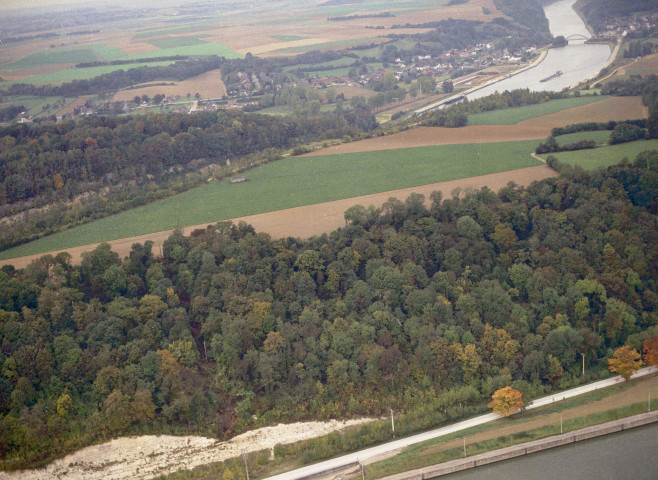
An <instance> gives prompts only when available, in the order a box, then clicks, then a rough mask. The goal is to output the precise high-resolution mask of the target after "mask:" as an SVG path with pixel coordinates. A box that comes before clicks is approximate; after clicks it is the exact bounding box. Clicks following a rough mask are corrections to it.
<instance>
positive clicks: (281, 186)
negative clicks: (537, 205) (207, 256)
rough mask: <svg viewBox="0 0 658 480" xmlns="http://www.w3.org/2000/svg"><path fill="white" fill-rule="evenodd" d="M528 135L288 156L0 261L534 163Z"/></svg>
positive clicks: (1, 254) (22, 249)
mask: <svg viewBox="0 0 658 480" xmlns="http://www.w3.org/2000/svg"><path fill="white" fill-rule="evenodd" d="M536 145H537V142H536V141H522V142H501V143H495V144H468V145H442V146H430V147H418V148H407V149H399V150H387V151H379V152H362V153H353V154H344V155H325V156H321V157H294V158H287V159H284V160H280V161H277V162H274V163H271V164H268V165H265V166H262V167H259V168H256V169H254V170H251V171H249V172H247V173H246V177H247V180H248V181H247V182H244V183H240V184H233V185H231V184H229V183H228V182H221V183H215V182H213V183H209V184H207V185H204V186H202V187H199V188H195V189H192V190H189V191H187V192H185V193H182V194H180V195H176V196H173V197H170V198H167V199H164V200H162V201H159V202H155V203H152V204H149V205H144V206H142V207H139V208H135V209H132V210H129V211H127V212H123V213H120V214H117V215H113V216H111V217H106V218H103V219H101V220H98V221H96V222H93V223H89V224H87V225H83V226H80V227H77V228H74V229H71V230H67V231H64V232H60V233H57V234H54V235H50V236H48V237H45V238H42V239H40V240H36V241H34V242H31V243H29V244H25V245H21V246H19V247H16V248H13V249H10V250H6V251H4V252H0V259H6V258H13V257H18V256H24V255H32V254H37V253H42V252H48V251H52V250H58V249H63V248H70V247H74V246H79V245H87V244H91V243H95V242H101V241H108V240H113V239H119V238H125V237H131V236H135V235H142V234H147V233H152V232H160V231H163V230H168V229H171V228H176V227H177V226H187V225H198V224H202V223H208V222H216V221H219V220H224V219H229V218H236V217H243V216H247V215H253V214H257V213H264V212H272V211H276V210H283V209H288V208H292V207H300V206H304V205H312V204H318V203H322V202H329V201H334V200H340V199H345V198H352V197H357V196H363V195H368V194H374V193H378V192H386V191H389V190H394V189H401V188H407V187H416V186H420V185H427V184H431V183H437V182H445V181H450V180H458V179H465V178H469V177H475V176H480V175H486V174H493V173H498V172H505V171H509V170H515V169H521V168H524V167H533V166H537V165H540V163H539V161H538V160H536V159H534V158H532V157H531V156H530V155H529V153H530V152H531V151H533V150H534V148H535V146H536Z"/></svg>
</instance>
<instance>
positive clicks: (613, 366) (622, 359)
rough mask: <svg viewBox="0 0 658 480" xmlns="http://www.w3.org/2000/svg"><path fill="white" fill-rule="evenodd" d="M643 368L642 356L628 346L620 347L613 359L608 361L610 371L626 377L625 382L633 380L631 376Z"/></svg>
mask: <svg viewBox="0 0 658 480" xmlns="http://www.w3.org/2000/svg"><path fill="white" fill-rule="evenodd" d="M641 366H642V360H641V358H640V354H639V353H638V352H637V350H635V349H634V348H631V347H629V346H628V345H623V346H621V347H619V348H618V349H617V350H615V353H614V354H613V355H612V358H609V359H608V369H609V370H610V371H611V372H614V373H618V374H619V375H621V376H622V377H624V380H628V379H629V378H631V375H633V373H634V372H636V371H637V370H639V369H640V367H641Z"/></svg>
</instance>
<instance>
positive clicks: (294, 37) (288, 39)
mask: <svg viewBox="0 0 658 480" xmlns="http://www.w3.org/2000/svg"><path fill="white" fill-rule="evenodd" d="M270 38H274V39H275V40H281V41H282V42H294V41H296V40H306V39H307V38H308V37H298V36H297V35H270Z"/></svg>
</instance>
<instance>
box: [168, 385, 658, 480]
mask: <svg viewBox="0 0 658 480" xmlns="http://www.w3.org/2000/svg"><path fill="white" fill-rule="evenodd" d="M656 383H657V377H656V376H652V377H648V378H647V377H645V378H642V379H639V380H635V381H632V382H624V383H622V384H619V385H615V386H613V387H609V388H604V389H601V390H596V391H594V392H590V393H587V394H584V395H580V396H578V397H574V398H570V399H568V400H565V401H562V402H558V403H555V404H551V405H547V406H545V407H541V408H537V409H533V410H530V411H527V412H524V413H522V414H520V415H515V416H514V417H512V418H509V419H501V420H498V421H496V422H492V423H488V424H484V425H479V426H476V427H472V428H470V429H467V430H463V431H460V432H457V433H453V434H450V435H445V436H442V437H440V438H437V439H432V440H428V441H425V442H422V443H418V444H415V445H412V446H411V447H408V448H406V449H405V450H404V452H402V453H401V454H399V455H397V456H395V457H392V458H389V459H386V460H383V461H380V462H376V463H373V464H371V465H368V466H367V467H366V469H367V474H366V477H367V478H369V479H375V478H381V477H383V476H386V475H392V474H394V473H399V472H403V471H407V470H412V469H414V468H420V467H424V466H428V465H433V464H436V463H440V462H444V461H449V460H454V459H457V458H461V457H463V455H464V447H463V443H462V438H464V437H465V438H466V453H467V455H468V456H471V455H475V454H478V453H483V452H487V451H491V450H496V449H499V448H504V447H507V446H511V445H517V444H520V443H524V442H529V441H532V440H537V439H540V438H544V437H548V436H551V435H556V434H559V433H560V421H559V420H557V421H552V420H551V421H548V422H547V423H546V424H545V425H537V420H541V419H542V418H548V417H550V416H551V415H553V414H555V413H561V412H564V413H565V417H567V415H568V412H570V411H573V410H574V409H577V408H579V407H580V408H582V407H583V406H584V405H588V404H591V403H593V402H598V401H603V402H605V403H603V407H602V408H604V409H603V410H601V411H598V412H594V413H588V414H581V415H578V416H576V417H573V418H566V419H565V421H564V422H563V425H562V431H563V432H570V431H574V430H578V429H581V428H585V427H588V426H592V425H597V424H600V423H604V422H608V421H611V420H616V419H619V418H624V417H628V416H632V415H637V414H640V413H644V412H646V411H647V403H646V400H645V399H644V395H645V394H646V392H645V390H646V389H648V388H652V389H654V390H655V388H656ZM628 391H630V392H631V394H629V392H628ZM624 393H625V394H627V395H628V396H627V397H626V398H627V401H626V403H625V404H622V405H619V404H617V405H615V395H617V394H624ZM617 403H619V402H617ZM622 403H623V402H622ZM606 406H610V407H611V408H606ZM455 419H456V418H455ZM401 420H402V419H401ZM453 421H454V420H453ZM380 424H381V426H380ZM524 424H527V425H528V427H527V428H525V429H524V428H520V429H517V430H518V431H516V432H513V433H509V434H506V433H504V431H503V429H505V428H507V427H509V426H510V425H520V426H521V427H522V426H523V425H524ZM397 425H398V424H397V422H396V426H397ZM401 425H404V422H403V423H401ZM388 427H389V425H388V422H373V423H372V424H368V425H366V426H364V427H359V428H357V429H355V430H353V431H352V434H354V433H356V434H358V435H356V436H357V437H359V438H361V439H363V438H366V437H368V436H369V434H371V433H372V431H376V430H377V429H380V428H385V429H388ZM497 431H500V432H501V433H500V434H496V432H497ZM483 432H484V433H486V432H490V433H491V435H489V436H492V435H493V438H487V439H482V440H478V439H477V437H476V435H477V434H481V433H483ZM350 435H351V434H349V433H348V434H346V435H340V434H336V433H334V434H331V435H329V436H328V437H323V438H319V439H314V440H309V441H305V442H301V443H299V444H294V445H291V446H284V447H281V448H279V446H277V447H275V448H274V453H275V455H274V456H272V455H271V454H272V452H270V451H261V452H254V453H251V454H249V455H248V457H247V461H248V462H249V473H250V477H251V478H265V477H269V476H272V475H276V474H279V473H282V472H286V471H290V470H293V469H296V468H299V467H301V466H303V465H304V464H307V463H312V462H313V461H318V460H321V459H322V458H327V457H318V458H315V457H313V458H312V459H311V461H310V462H309V461H308V459H307V461H302V460H301V457H303V456H304V455H301V454H300V455H296V454H295V452H304V453H307V452H309V451H311V450H313V448H314V447H315V446H316V445H323V444H324V445H327V444H329V445H330V444H332V443H336V441H337V439H338V438H341V437H344V436H350ZM469 437H470V439H469ZM451 442H452V444H451ZM455 443H458V445H454V444H455ZM365 445H366V444H365V443H364V444H362V445H360V446H359V445H355V446H354V450H353V451H356V450H358V449H360V448H364V446H365ZM367 445H368V446H370V445H371V443H368V444H367ZM227 470H228V472H229V473H230V474H231V475H232V476H231V478H238V479H239V480H244V479H245V478H246V475H245V470H244V463H243V459H241V458H236V459H231V460H227V461H225V462H218V463H213V464H209V465H203V466H201V467H197V468H195V469H192V470H181V471H179V472H176V473H173V474H170V475H167V476H162V477H159V478H160V479H166V480H187V479H196V480H199V479H201V480H205V479H208V480H210V479H216V478H228V477H227V473H226V472H227Z"/></svg>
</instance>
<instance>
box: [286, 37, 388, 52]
mask: <svg viewBox="0 0 658 480" xmlns="http://www.w3.org/2000/svg"><path fill="white" fill-rule="evenodd" d="M377 40H381V38H379V37H372V38H354V39H351V40H337V41H335V42H326V43H316V44H314V45H307V46H305V47H288V48H282V49H280V50H277V52H282V53H300V52H307V51H310V50H317V49H319V48H329V47H342V46H346V45H358V44H361V43H370V42H375V41H377Z"/></svg>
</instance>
